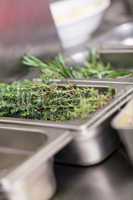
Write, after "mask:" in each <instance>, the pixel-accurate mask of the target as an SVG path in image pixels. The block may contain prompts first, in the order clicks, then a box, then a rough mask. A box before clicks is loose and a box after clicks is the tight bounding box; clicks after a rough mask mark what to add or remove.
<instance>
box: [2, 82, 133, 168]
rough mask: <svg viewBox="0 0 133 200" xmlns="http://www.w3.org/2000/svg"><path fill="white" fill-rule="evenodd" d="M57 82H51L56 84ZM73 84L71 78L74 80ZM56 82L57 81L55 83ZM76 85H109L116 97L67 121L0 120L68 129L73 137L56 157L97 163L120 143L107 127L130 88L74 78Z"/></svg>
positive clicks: (129, 95)
mask: <svg viewBox="0 0 133 200" xmlns="http://www.w3.org/2000/svg"><path fill="white" fill-rule="evenodd" d="M55 83H56V82H54V84H55ZM73 83H74V81H73ZM56 84H57V83H56ZM65 84H68V82H67V81H66V82H60V83H59V82H58V85H59V86H62V85H65ZM75 85H76V86H78V87H92V88H98V89H99V90H100V91H105V90H107V89H108V88H109V87H112V88H114V91H116V92H115V96H114V98H113V100H112V101H111V102H110V103H108V105H106V106H105V107H104V108H102V109H100V110H99V111H97V112H96V113H94V114H92V115H90V116H89V117H88V118H87V119H85V120H75V121H68V122H62V123H61V122H58V123H57V122H46V121H36V120H35V121H34V120H22V119H13V118H0V123H4V124H5V125H6V124H14V125H15V126H16V125H22V126H23V125H27V126H30V125H32V126H34V127H36V126H41V127H43V126H45V127H51V128H60V129H63V130H64V129H66V130H68V131H70V132H71V134H72V135H73V137H74V139H73V141H72V142H71V143H70V144H69V145H68V146H67V147H66V148H65V149H64V150H63V151H62V152H60V154H58V156H57V157H56V159H57V160H58V161H60V162H63V163H69V164H75V165H82V166H88V165H93V164H97V163H99V162H101V161H103V160H104V159H105V158H107V157H108V156H109V155H110V154H111V153H112V152H113V151H115V150H116V149H117V148H118V146H119V139H118V138H117V135H116V133H115V132H114V130H113V129H111V127H110V121H111V119H112V118H113V116H114V115H115V113H116V112H118V111H119V109H120V108H121V107H122V106H123V105H124V104H125V103H126V102H127V101H128V100H129V99H130V98H131V95H132V90H133V89H132V87H131V88H130V87H129V86H123V85H121V84H118V85H117V84H114V85H112V84H111V83H109V82H104V83H103V85H102V84H101V83H100V84H94V83H92V84H91V83H90V82H88V83H87V81H86V82H85V83H84V82H82V81H79V82H78V81H75Z"/></svg>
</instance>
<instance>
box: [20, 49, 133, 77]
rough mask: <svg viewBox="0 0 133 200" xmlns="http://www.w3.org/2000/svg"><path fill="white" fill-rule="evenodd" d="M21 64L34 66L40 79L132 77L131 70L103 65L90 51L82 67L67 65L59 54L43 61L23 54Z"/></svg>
mask: <svg viewBox="0 0 133 200" xmlns="http://www.w3.org/2000/svg"><path fill="white" fill-rule="evenodd" d="M22 62H23V64H25V65H28V66H30V67H35V68H37V69H38V70H39V71H40V72H41V79H43V80H50V79H89V78H96V79H97V78H98V79H102V78H108V79H116V78H121V77H131V76H132V77H133V72H127V71H116V70H114V69H113V68H112V67H111V65H110V64H107V65H105V64H104V63H103V62H102V61H101V59H100V57H99V56H98V55H97V54H96V53H95V52H93V51H92V53H91V55H90V59H89V61H87V62H86V63H85V65H84V67H70V66H69V67H68V66H66V65H65V62H64V59H63V57H62V56H61V55H60V56H58V57H56V58H55V59H54V60H52V61H50V62H43V61H42V60H40V59H38V58H36V57H34V56H24V58H23V61H22Z"/></svg>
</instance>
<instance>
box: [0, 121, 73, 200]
mask: <svg viewBox="0 0 133 200" xmlns="http://www.w3.org/2000/svg"><path fill="white" fill-rule="evenodd" d="M70 140H71V135H70V134H69V133H68V131H66V130H64V131H63V130H59V129H58V130H57V129H54V130H53V129H52V128H46V127H45V126H43V127H39V126H36V127H33V126H31V125H28V126H27V125H14V124H12V125H11V124H2V123H1V124H0V161H1V162H0V199H3V200H18V199H19V200H36V199H38V200H47V199H50V198H51V197H52V196H53V194H54V193H55V190H56V181H55V176H54V172H53V156H54V155H55V154H56V153H57V152H58V151H59V150H60V149H61V148H62V147H64V145H66V144H67V143H68V142H69V141H70Z"/></svg>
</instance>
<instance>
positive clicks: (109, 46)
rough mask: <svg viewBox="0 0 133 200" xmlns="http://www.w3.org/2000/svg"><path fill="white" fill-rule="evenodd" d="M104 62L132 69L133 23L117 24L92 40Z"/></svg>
mask: <svg viewBox="0 0 133 200" xmlns="http://www.w3.org/2000/svg"><path fill="white" fill-rule="evenodd" d="M92 46H93V47H95V48H96V49H97V51H98V53H99V54H100V55H101V58H102V60H103V61H104V62H110V63H111V64H112V65H113V66H114V67H115V68H116V69H117V67H119V68H118V69H120V68H123V69H124V68H125V67H126V69H127V70H132V66H133V61H132V56H133V23H132V22H131V23H125V24H122V25H120V26H116V27H115V28H113V29H112V30H110V31H109V32H107V33H104V34H103V35H102V36H100V37H98V38H96V39H95V40H94V41H93V42H92Z"/></svg>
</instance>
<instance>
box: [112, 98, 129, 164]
mask: <svg viewBox="0 0 133 200" xmlns="http://www.w3.org/2000/svg"><path fill="white" fill-rule="evenodd" d="M132 97H133V96H132ZM112 126H113V127H114V128H115V129H117V130H118V132H119V135H120V137H121V140H122V142H123V144H124V145H125V148H126V151H127V153H128V157H129V159H130V160H131V161H132V163H133V98H132V100H131V101H130V102H129V103H128V104H127V105H126V106H125V107H124V108H123V109H122V111H121V112H120V113H119V114H118V115H117V116H116V117H115V118H114V119H113V121H112Z"/></svg>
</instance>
